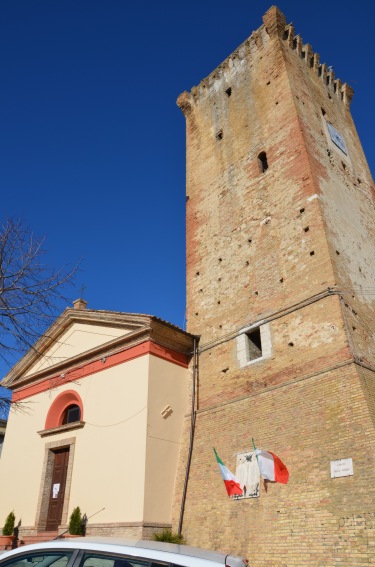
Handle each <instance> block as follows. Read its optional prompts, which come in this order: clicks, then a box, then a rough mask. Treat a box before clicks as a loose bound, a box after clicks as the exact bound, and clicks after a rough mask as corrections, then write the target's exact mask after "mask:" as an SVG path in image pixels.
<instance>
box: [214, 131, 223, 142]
mask: <svg viewBox="0 0 375 567" xmlns="http://www.w3.org/2000/svg"><path fill="white" fill-rule="evenodd" d="M215 137H216V139H217V140H222V139H223V131H222V130H219V131H218V132H217V134H216V136H215Z"/></svg>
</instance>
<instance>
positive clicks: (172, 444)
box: [0, 355, 187, 528]
mask: <svg viewBox="0 0 375 567" xmlns="http://www.w3.org/2000/svg"><path fill="white" fill-rule="evenodd" d="M186 372H187V371H186V369H185V368H182V367H180V366H178V365H176V364H172V363H170V362H167V361H165V360H163V359H160V358H158V357H156V356H153V355H144V356H141V357H139V358H136V359H133V360H129V361H127V362H124V363H122V364H119V365H118V366H114V367H111V368H108V369H106V370H103V371H101V372H97V373H96V374H92V375H90V376H88V377H86V378H83V379H81V380H79V381H77V382H71V383H69V384H66V385H64V386H61V387H58V388H53V387H52V386H53V384H51V389H49V390H48V391H46V392H43V393H40V394H37V395H35V396H32V397H30V398H29V399H28V400H26V401H24V402H22V404H21V408H20V409H19V410H16V411H13V412H12V413H11V415H10V418H9V423H8V428H7V435H6V438H5V443H4V449H3V454H2V458H1V460H0V524H1V522H2V518H3V517H4V519H5V517H6V515H7V514H8V513H9V512H10V511H11V510H14V511H15V514H16V516H17V520H18V519H19V518H22V525H23V526H27V527H30V528H32V527H33V526H35V525H36V523H37V520H38V513H37V509H38V502H40V493H41V486H42V484H43V481H42V477H43V473H44V469H45V463H46V460H45V455H46V452H47V450H50V449H51V447H53V446H55V447H58V446H61V445H64V441H67V440H71V439H72V438H74V439H75V449H74V462H73V472H72V476H71V485H70V495H69V497H68V496H67V495H66V499H67V498H69V502H68V515H67V518H68V517H69V515H70V513H71V511H72V510H73V508H74V507H75V506H80V508H81V510H82V512H86V513H87V515H88V516H90V515H91V514H93V513H95V512H96V511H97V510H100V509H101V508H105V510H103V511H102V512H101V513H100V514H99V515H98V516H96V517H95V522H99V523H100V524H105V523H114V522H122V523H124V522H142V521H146V522H156V523H163V522H164V523H169V522H170V521H171V507H172V497H173V489H174V483H175V477H176V470H177V459H178V454H179V450H180V439H181V430H182V423H183V416H184V414H185V413H186V402H187V400H186V397H187V392H186ZM66 390H75V391H76V392H77V393H78V394H79V396H80V397H81V399H82V402H83V421H84V422H85V426H84V427H83V428H81V429H80V428H77V429H73V430H70V431H65V432H63V433H58V434H54V435H48V436H45V437H41V436H40V435H39V434H38V433H37V432H38V431H42V430H44V428H45V420H46V416H47V413H48V410H49V408H50V407H51V405H52V403H53V402H54V400H55V399H56V398H57V396H58V395H59V394H61V393H62V392H64V391H66ZM167 406H170V407H171V409H172V413H171V414H170V415H169V416H168V417H167V418H166V419H164V418H163V416H162V415H161V414H162V412H163V410H164V409H165V408H166V407H167Z"/></svg>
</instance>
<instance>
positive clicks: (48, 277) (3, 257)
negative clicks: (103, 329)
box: [0, 219, 77, 409]
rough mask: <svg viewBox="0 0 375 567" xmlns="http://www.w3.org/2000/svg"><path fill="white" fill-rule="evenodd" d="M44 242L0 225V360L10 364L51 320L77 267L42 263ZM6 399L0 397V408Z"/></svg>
mask: <svg viewBox="0 0 375 567" xmlns="http://www.w3.org/2000/svg"><path fill="white" fill-rule="evenodd" d="M43 246H44V239H43V238H37V237H35V236H34V234H33V233H32V232H31V230H30V229H29V227H28V226H25V224H24V223H23V222H22V221H19V220H18V221H15V220H13V219H8V220H7V221H5V222H4V223H2V224H0V358H1V359H2V360H4V361H5V362H6V363H7V364H11V363H14V362H15V360H16V359H17V358H18V357H19V355H20V354H23V353H25V352H26V351H27V350H29V349H30V348H33V345H34V343H35V342H36V340H37V339H38V338H39V337H40V335H42V334H43V333H44V332H45V331H46V329H47V328H48V326H49V325H50V324H51V323H52V322H53V321H54V319H55V318H56V316H57V314H58V312H59V311H60V310H61V304H62V302H63V301H64V302H66V301H68V300H67V298H66V297H65V295H64V291H65V290H66V289H67V287H68V285H71V284H72V281H73V277H74V275H75V273H76V271H77V266H75V267H74V268H73V269H71V270H66V269H62V270H55V269H54V268H51V267H50V266H48V265H47V264H45V263H43V256H44V255H45V253H46V250H45V249H44V247H43ZM3 404H9V400H7V399H6V397H3V396H1V394H0V409H1V407H2V406H3Z"/></svg>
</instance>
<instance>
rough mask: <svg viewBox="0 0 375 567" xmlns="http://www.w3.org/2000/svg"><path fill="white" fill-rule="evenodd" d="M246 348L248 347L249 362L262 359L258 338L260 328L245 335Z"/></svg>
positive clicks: (260, 341) (259, 338)
mask: <svg viewBox="0 0 375 567" xmlns="http://www.w3.org/2000/svg"><path fill="white" fill-rule="evenodd" d="M246 336H247V341H248V347H249V360H256V359H257V358H261V357H262V339H261V336H260V327H258V328H257V329H254V330H253V331H248V332H247V333H246Z"/></svg>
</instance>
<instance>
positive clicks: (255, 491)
mask: <svg viewBox="0 0 375 567" xmlns="http://www.w3.org/2000/svg"><path fill="white" fill-rule="evenodd" d="M236 480H237V482H238V483H239V485H240V486H241V488H242V490H243V495H242V496H235V500H240V499H241V498H258V496H259V485H260V472H259V466H258V463H257V458H256V456H255V453H254V452H253V451H249V452H247V453H237V466H236Z"/></svg>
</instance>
